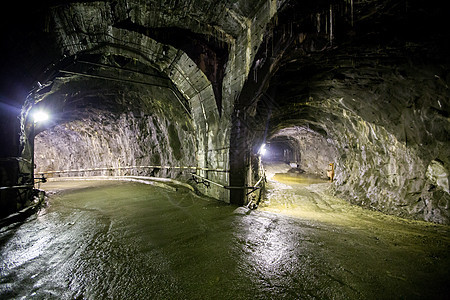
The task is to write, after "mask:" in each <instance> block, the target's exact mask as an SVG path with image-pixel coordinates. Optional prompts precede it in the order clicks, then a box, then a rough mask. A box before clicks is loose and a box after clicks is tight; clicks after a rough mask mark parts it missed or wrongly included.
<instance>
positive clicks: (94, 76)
mask: <svg viewBox="0 0 450 300" xmlns="http://www.w3.org/2000/svg"><path fill="white" fill-rule="evenodd" d="M58 71H59V72H61V73H65V74H70V75H79V76H84V77H89V78H96V79H106V80H112V81H119V82H130V83H137V84H144V85H149V86H157V87H163V88H167V89H169V90H170V91H171V92H172V93H173V94H174V95H175V97H176V98H177V100H178V102H180V104H181V106H183V108H184V110H185V111H186V113H187V114H188V115H189V117H190V118H192V115H191V113H190V112H189V110H188V109H187V108H186V106H185V105H184V104H183V102H182V101H181V99H180V98H179V97H178V95H177V94H176V93H175V92H174V91H173V90H172V88H171V87H170V86H168V85H162V84H156V83H150V82H145V81H138V80H132V79H121V78H115V77H111V76H104V75H92V74H86V73H80V72H72V71H66V70H58ZM169 80H170V79H169Z"/></svg>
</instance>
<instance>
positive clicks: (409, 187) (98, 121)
mask: <svg viewBox="0 0 450 300" xmlns="http://www.w3.org/2000/svg"><path fill="white" fill-rule="evenodd" d="M353 2H354V1H353ZM353 2H352V1H350V2H349V1H310V2H308V1H307V2H305V1H302V2H299V1H289V0H286V1H269V0H267V1H264V0H252V1H240V0H239V1H232V2H222V1H212V2H208V3H206V4H205V3H204V2H202V1H190V2H180V1H169V2H164V3H157V2H153V1H150V2H148V3H147V2H146V3H143V2H142V1H134V0H127V1H118V2H117V1H113V2H104V1H91V2H89V3H82V2H78V1H56V2H55V3H54V5H53V4H52V5H50V4H49V5H47V4H48V3H44V4H42V5H41V4H39V5H38V4H34V5H33V6H31V7H30V8H32V9H35V11H32V12H31V13H30V12H28V14H27V17H31V18H30V19H27V18H20V19H19V20H21V21H20V22H25V23H24V24H21V26H19V27H17V28H16V29H15V30H13V31H11V32H7V33H6V34H5V35H6V39H5V41H7V43H9V44H11V47H8V51H7V52H8V53H7V55H6V56H4V57H2V66H3V65H4V66H6V68H5V69H2V70H5V71H4V72H5V73H8V76H5V77H8V80H5V82H2V87H4V86H8V84H10V83H11V82H13V81H14V80H17V81H18V82H19V83H18V85H22V86H24V87H26V88H24V90H27V91H31V92H30V97H29V99H30V103H31V102H32V101H34V100H36V102H37V103H36V104H39V105H44V104H45V103H64V101H67V103H65V104H67V105H69V103H71V101H72V100H74V101H78V100H77V98H79V99H84V100H85V101H86V103H88V102H90V101H92V103H93V104H95V105H93V106H92V107H86V108H84V111H85V112H84V115H81V114H79V115H78V116H77V118H76V119H74V120H69V119H67V120H68V121H67V122H62V123H58V124H54V125H55V126H54V127H52V128H48V130H45V131H42V133H40V134H39V135H38V137H37V140H36V145H37V147H38V148H39V147H40V148H41V149H42V148H45V149H50V148H49V145H50V142H49V140H50V139H53V137H56V136H61V137H63V136H64V137H65V138H66V139H67V141H72V140H76V141H81V142H82V144H83V145H84V146H83V147H81V148H80V149H89V150H92V149H97V150H99V151H100V149H102V151H103V150H104V152H96V154H92V155H90V156H89V157H91V158H90V163H89V165H91V164H94V163H95V164H96V163H103V162H106V161H111V164H114V165H115V166H116V165H117V166H119V164H120V165H122V164H125V163H145V164H147V163H153V162H155V163H156V162H158V161H160V163H164V162H169V161H170V162H174V163H191V162H192V159H194V161H193V162H194V163H195V165H196V167H198V168H199V169H202V170H201V172H199V176H202V177H203V178H204V179H208V180H210V181H211V182H214V183H217V185H215V184H212V185H210V186H207V185H206V184H205V185H201V188H202V192H204V193H205V194H207V195H209V196H212V197H214V198H216V199H221V200H224V201H226V202H234V203H236V204H244V203H245V202H246V198H245V196H246V191H245V190H246V189H247V188H249V187H253V184H256V183H257V181H258V176H256V175H255V174H251V173H252V172H253V171H252V170H258V168H254V167H253V166H252V164H253V162H254V161H256V160H257V151H258V149H259V148H260V146H261V144H263V143H265V142H267V141H269V140H270V139H271V137H273V138H274V139H275V135H277V134H278V133H280V132H283V130H284V131H286V130H290V129H291V128H308V129H310V130H312V132H315V133H317V137H318V138H317V141H315V143H319V144H320V143H322V142H321V141H319V140H321V139H324V140H326V141H327V143H328V144H330V145H332V148H333V149H334V150H335V152H336V155H335V156H334V158H335V162H336V181H335V183H334V184H333V186H332V189H333V191H334V192H335V193H336V194H338V195H340V196H342V197H344V198H345V199H347V200H348V201H351V202H352V203H356V204H359V205H362V206H364V207H367V208H371V209H376V210H380V211H383V212H386V213H392V214H396V215H400V216H406V217H412V218H419V219H425V220H428V221H433V222H443V223H448V220H449V206H450V205H449V201H450V200H449V197H450V196H449V192H448V191H449V188H448V182H449V153H448V149H449V140H448V136H449V134H448V132H449V122H448V115H449V82H450V81H449V80H450V77H449V74H450V72H449V69H450V68H449V66H450V63H449V58H448V53H449V49H450V47H449V43H448V41H449V40H450V39H449V38H448V34H449V33H448V31H447V30H446V28H448V26H445V25H446V24H445V20H447V19H448V18H446V16H445V14H444V13H443V12H442V11H441V10H440V9H439V6H438V5H433V4H432V3H419V2H414V1H412V2H410V1H405V2H404V3H399V2H398V1H395V0H374V1H358V2H355V3H353ZM18 11H20V10H18ZM5 20H6V19H5ZM4 27H5V28H7V26H4ZM175 28H176V29H175ZM170 33H176V35H175V36H171V35H170ZM184 33H186V35H188V36H186V39H183V40H180V41H173V40H171V38H176V37H177V36H178V37H179V36H180V35H182V34H184ZM17 37H20V39H18V38H17ZM26 39H29V40H30V43H29V45H28V44H26V43H25V42H24V41H25V40H26ZM209 40H212V42H211V43H209ZM197 42H198V43H200V45H196V46H195V47H194V48H189V47H188V46H193V45H190V44H191V43H197ZM166 43H167V44H166ZM24 45H27V46H26V47H24ZM217 45H219V47H218V48H217V47H216V46H217ZM197 46H198V47H197ZM178 47H179V48H178ZM183 49H184V50H183ZM185 51H186V52H185ZM210 51H213V52H215V54H213V53H212V52H210ZM85 55H98V57H97V58H96V59H93V60H87V61H88V62H89V63H91V65H90V66H89V67H88V66H87V65H84V66H83V67H81V65H83V63H82V62H81V60H82V59H85V58H86V56H85ZM108 57H109V58H111V57H115V58H114V59H113V60H109V58H108ZM5 61H7V62H6V63H5ZM72 63H73V64H72ZM135 63H136V64H137V65H138V66H143V65H145V66H146V67H151V68H152V69H154V70H156V72H155V73H152V72H153V71H150V70H147V71H148V72H150V73H151V74H153V75H156V74H159V75H158V76H160V75H161V76H162V77H164V79H163V78H160V80H161V82H160V83H162V82H164V87H160V88H165V87H166V85H165V84H166V82H168V83H170V84H172V85H173V87H174V90H175V94H176V95H178V96H179V97H177V96H176V95H175V94H173V93H172V91H169V90H167V91H166V92H167V93H168V94H167V95H166V92H164V93H159V92H158V87H156V86H155V87H152V88H148V89H145V90H144V89H143V88H137V89H136V90H134V88H130V87H135V86H139V85H140V84H141V83H138V82H135V81H142V80H144V81H146V80H147V79H148V78H147V77H145V76H144V74H140V75H138V74H137V73H136V74H134V73H132V72H131V73H126V70H125V68H131V69H133V68H134V64H135ZM93 64H96V65H93ZM102 64H108V66H107V67H105V66H102ZM121 68H122V69H121ZM139 68H141V67H139ZM106 69H107V70H106ZM24 70H26V72H25V71H24ZM139 71H143V69H141V70H139ZM120 72H121V73H120ZM24 73H26V75H23V74H24ZM81 73H82V74H81ZM9 75H11V76H9ZM88 76H90V77H88ZM98 76H103V77H112V78H113V79H114V78H116V79H117V78H119V79H120V80H121V82H122V83H123V85H124V86H125V87H122V88H115V85H114V84H113V83H111V82H112V81H111V80H110V81H108V80H106V79H105V78H98ZM133 76H135V77H133ZM144 77H145V79H144ZM64 78H65V79H64ZM87 78H90V79H89V81H88V80H87ZM167 78H168V80H167ZM84 79H86V80H84ZM110 79H111V78H110ZM64 80H69V81H72V80H73V82H72V83H70V84H72V85H73V86H72V87H73V89H72V90H67V91H64V92H57V88H59V87H58V85H61V86H63V84H62V82H63V81H64ZM113 81H114V80H113ZM106 82H108V83H107V84H106ZM125 82H126V83H125ZM116 83H118V82H116ZM147 83H148V82H147ZM153 83H155V82H153ZM67 84H68V85H67V86H69V83H67ZM77 84H78V85H77ZM109 85H111V87H112V88H113V90H114V89H115V91H113V92H112V94H113V95H109V94H111V93H110V91H109V90H108V88H107V86H109ZM126 86H128V88H127V87H126ZM47 87H51V88H50V90H45V89H46V88H47ZM99 87H104V89H102V88H99ZM89 90H90V91H89ZM61 91H62V90H61ZM120 91H121V92H120ZM177 91H178V93H177ZM36 93H37V94H36ZM77 93H79V94H78V96H77V95H76V94H77ZM120 93H122V94H120ZM10 94H14V92H11V93H10ZM24 94H25V96H24ZM138 94H139V95H138ZM120 95H122V96H120ZM157 95H159V96H157ZM169 95H170V96H169ZM219 95H221V96H219ZM53 96H57V97H58V98H59V99H60V100H61V101H59V102H58V101H56V99H54V100H55V101H53V100H52V97H53ZM128 96H129V97H128ZM154 96H155V97H154ZM172 96H173V97H172ZM152 97H154V98H152ZM220 97H221V98H220ZM25 98H26V93H25V92H22V93H21V94H20V95H19V96H18V97H17V99H18V100H17V102H18V103H20V105H19V107H20V106H21V104H22V103H23V101H24V99H25ZM44 98H45V100H44ZM55 98H56V97H55ZM144 98H146V99H147V98H148V99H151V100H145V99H144ZM157 98H161V99H166V98H167V99H166V100H167V103H169V102H170V104H168V105H167V108H168V109H169V111H165V109H166V106H165V105H162V107H163V108H161V107H160V106H159V102H158V101H160V99H159V100H158V99H157ZM169 98H170V99H169ZM219 98H220V99H219ZM88 99H89V101H88ZM105 99H106V100H105ZM123 99H133V101H132V102H131V103H126V104H125V102H123V103H122V102H121V101H122V100H123ZM108 101H110V102H108ZM116 103H119V104H120V103H122V104H123V105H121V106H120V105H119V106H120V109H119V106H118V105H116ZM143 103H151V104H149V106H148V107H143V106H145V105H144V104H143ZM97 104H98V105H97ZM100 104H101V105H100ZM135 104H136V107H134V105H135ZM164 104H165V102H164ZM150 106H151V107H150ZM133 108H136V110H139V112H138V111H134V110H133ZM172 108H173V109H174V111H175V110H177V111H178V110H179V111H180V112H182V114H183V117H181V115H180V114H179V113H178V112H174V111H170V109H172ZM28 109H29V107H28V106H25V107H24V112H23V114H22V117H23V118H22V121H23V123H22V124H21V125H22V127H21V128H20V130H21V131H22V132H21V133H22V137H21V142H22V143H21V144H20V145H19V143H18V142H17V141H16V142H15V143H10V144H12V145H15V149H13V150H14V151H12V152H11V153H12V154H11V155H9V154H8V155H9V156H12V159H13V160H12V162H11V161H8V164H14V167H10V166H9V165H8V166H7V168H8V170H11V172H10V173H9V174H14V177H15V180H13V181H15V184H17V185H19V186H21V185H23V184H25V185H28V186H29V185H30V184H32V182H31V181H32V176H31V174H32V173H33V172H32V171H33V169H32V167H31V168H30V166H32V164H31V163H30V157H31V155H30V151H28V150H30V149H31V148H30V149H22V148H23V145H24V144H26V142H30V143H32V142H31V140H32V139H31V138H30V137H31V135H29V136H28V137H27V136H26V135H27V133H26V131H27V130H26V129H27V128H26V126H27V124H25V123H26V122H25V121H26V116H27V113H28V112H29V111H28ZM162 110H163V112H161V111H162ZM185 112H186V114H185ZM142 113H143V115H142ZM189 114H191V116H190V117H187V115H189ZM11 119H14V118H11ZM80 120H81V122H85V123H86V124H89V125H88V127H86V128H85V129H86V130H84V131H83V130H81V131H82V132H76V130H79V128H82V127H83V126H75V125H76V124H77V123H76V122H78V121H80ZM186 120H192V121H190V122H191V124H186V122H187V123H189V121H186ZM3 123H5V122H3ZM63 123H64V124H65V125H64V124H63ZM155 123H158V125H155ZM108 124H112V125H108ZM119 124H120V128H119ZM152 124H153V125H152ZM28 125H30V124H29V123H28ZM138 127H139V128H140V129H142V131H143V132H144V133H145V134H143V135H142V136H146V134H147V133H148V132H151V131H152V130H154V131H155V132H156V136H158V137H157V138H156V140H155V141H154V140H151V141H147V140H145V137H142V136H140V137H137V136H139V134H135V135H134V137H129V135H130V134H129V133H127V134H126V135H127V137H125V134H122V133H121V131H120V130H123V131H124V132H135V130H137V128H138ZM121 128H123V129H121ZM186 128H187V130H186ZM41 129H42V128H41ZM41 129H38V131H40V130H41ZM158 129H159V132H158ZM99 130H104V132H105V136H106V135H107V136H109V137H110V139H109V140H108V141H107V140H106V138H105V139H104V138H102V137H96V135H95V131H97V132H98V131H99ZM192 130H193V131H192ZM85 132H88V133H85ZM117 132H119V134H117ZM193 132H194V133H193ZM113 133H114V134H113ZM159 135H160V136H159ZM290 135H291V134H289V136H290ZM10 136H15V137H16V139H18V136H19V134H18V133H17V134H11V135H10ZM152 136H155V135H154V134H153V135H152ZM177 136H178V139H177ZM111 137H114V138H115V139H111ZM27 138H29V139H27ZM277 139H278V137H277ZM289 139H290V140H293V138H289ZM184 140H187V144H188V146H186V147H183V144H184V143H183V142H184ZM143 141H145V142H143ZM100 142H101V143H103V144H105V146H101V147H100V146H98V145H99V144H100ZM144 143H145V145H147V144H148V145H149V147H148V149H146V150H145V151H144V150H142V149H143V147H144V146H143V144H144ZM122 144H123V145H126V144H127V145H128V144H129V145H132V146H130V147H131V149H133V150H132V151H131V150H130V151H126V150H123V149H126V147H122V146H121V145H122ZM157 144H158V145H160V146H156V145H157ZM194 144H195V146H194ZM31 146H32V145H31ZM21 147H22V148H21ZM158 147H160V148H161V149H163V148H164V149H169V150H168V151H169V152H170V153H163V150H159V148H158ZM16 148H17V149H16ZM181 148H183V149H181ZM307 148H310V149H314V145H311V147H307ZM319 148H323V147H318V149H319ZM186 149H188V150H186ZM185 150H186V152H184V151H185ZM334 150H333V151H334ZM51 151H52V152H53V153H55V154H56V153H59V152H61V151H63V150H60V149H53V150H51ZM81 151H82V150H79V155H81V154H82V153H81ZM108 151H110V152H111V154H110V152H108ZM142 151H144V152H145V153H147V154H149V156H148V157H145V158H144V157H141V155H142V153H141V152H142ZM188 151H189V152H191V153H190V155H188V154H187V152H188ZM193 151H195V155H193V153H192V152H193ZM128 152H133V154H132V155H134V156H128V154H129V153H128ZM87 153H89V151H87ZM313 154H314V153H311V155H313ZM77 155H78V154H77ZM300 155H302V153H300ZM306 155H307V153H306ZM158 156H159V159H158ZM303 156H305V154H303ZM321 156H322V157H326V156H325V154H323V155H322V154H321ZM332 156H333V155H332ZM68 157H70V154H68ZM113 157H114V158H113ZM188 157H194V158H188ZM9 158H10V157H8V158H7V159H9ZM303 158H305V157H302V156H300V163H301V162H302V161H304V162H306V161H319V160H318V159H311V160H305V159H303ZM298 159H299V158H298V157H297V158H296V160H298ZM37 160H38V161H37V162H39V164H43V165H46V166H48V168H52V169H56V168H62V167H64V168H65V167H68V168H69V167H71V166H74V167H83V166H87V164H86V165H82V164H79V165H77V164H75V163H74V162H71V160H70V159H69V160H67V162H66V161H64V162H63V161H62V160H60V162H59V163H58V164H56V165H55V163H56V161H54V162H52V161H51V159H50V160H46V161H44V158H43V157H42V158H41V157H38V158H37ZM325 160H331V159H324V161H325ZM324 161H323V162H324ZM51 163H53V166H52V165H51ZM321 164H322V163H320V165H319V163H317V162H316V166H313V165H310V166H306V165H305V166H304V167H305V168H307V167H309V168H311V172H319V171H318V170H319V169H320V170H322V169H323V166H322V165H321ZM25 165H28V169H27V168H26V167H25ZM314 168H315V170H314ZM205 169H206V170H205ZM209 169H212V170H221V171H220V172H216V171H211V172H210V171H207V170H209ZM228 171H229V172H228ZM161 172H162V171H161ZM161 174H162V173H161ZM2 181H5V182H6V181H8V182H10V181H11V179H10V178H6V176H3V175H2ZM5 184H6V183H5ZM8 184H9V183H8ZM230 186H233V187H237V188H239V189H235V190H233V191H231V192H230V190H229V189H226V188H225V187H230ZM231 194H235V196H236V197H235V200H233V199H234V196H232V195H231ZM12 206H14V204H13V205H12Z"/></svg>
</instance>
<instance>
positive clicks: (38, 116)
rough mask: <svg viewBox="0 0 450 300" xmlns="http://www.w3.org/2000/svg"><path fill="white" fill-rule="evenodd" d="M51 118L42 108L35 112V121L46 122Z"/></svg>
mask: <svg viewBox="0 0 450 300" xmlns="http://www.w3.org/2000/svg"><path fill="white" fill-rule="evenodd" d="M48 119H49V116H48V113H46V112H45V111H42V110H37V111H35V112H34V113H33V120H34V122H35V123H40V122H45V121H47V120H48Z"/></svg>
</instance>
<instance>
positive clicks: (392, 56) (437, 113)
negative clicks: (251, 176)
mask: <svg viewBox="0 0 450 300" xmlns="http://www.w3.org/2000/svg"><path fill="white" fill-rule="evenodd" d="M379 4H380V5H381V4H382V5H381V6H380V9H381V11H379V12H375V11H373V10H372V14H370V15H366V16H364V17H363V14H364V11H365V10H366V9H368V7H365V4H360V6H359V8H360V10H359V12H358V13H359V15H358V14H356V13H355V16H354V17H355V25H354V28H353V29H352V30H351V31H349V32H347V33H348V35H347V36H346V35H345V34H343V33H342V32H341V33H340V36H339V35H338V34H339V31H338V30H337V29H336V32H335V33H336V36H335V39H333V46H332V47H331V45H330V44H328V45H325V46H324V47H321V48H320V49H318V47H317V41H316V40H315V39H312V38H309V40H308V36H309V37H310V36H311V34H310V33H304V34H303V35H302V39H301V40H299V43H297V45H296V46H295V47H292V48H290V49H291V50H290V51H289V52H288V53H287V54H286V55H285V56H284V57H283V60H282V61H281V63H280V65H279V69H278V71H277V73H276V74H275V76H274V77H273V80H272V81H271V86H270V87H269V91H270V90H272V93H271V94H274V95H276V99H275V101H276V102H277V105H278V107H277V108H274V113H273V114H272V115H271V119H270V123H271V124H272V126H271V132H272V133H273V134H275V136H277V135H279V134H280V133H282V132H284V131H286V128H292V127H293V126H300V127H308V128H310V129H311V130H314V131H315V132H316V133H317V134H320V135H322V136H323V137H324V138H326V139H327V140H330V141H331V144H332V145H333V147H334V149H336V151H337V152H336V156H335V163H336V177H335V179H336V181H335V183H334V184H333V190H334V192H335V193H336V194H338V195H340V196H342V197H344V198H346V199H348V200H349V201H351V202H352V203H355V204H359V205H362V206H364V207H368V208H371V209H375V210H379V211H383V212H385V213H389V214H396V215H399V216H404V217H412V218H417V219H424V220H427V221H432V222H437V223H448V222H449V220H450V213H449V208H450V195H449V193H448V181H449V178H448V176H449V175H448V174H449V169H450V160H449V159H450V155H449V154H450V152H449V146H450V144H449V139H448V137H449V131H450V122H449V119H448V116H449V111H450V107H449V106H450V90H449V86H450V76H449V74H450V72H449V70H450V63H449V60H448V58H447V55H446V53H447V52H448V49H449V47H448V43H447V42H446V41H447V40H448V37H447V38H446V37H445V34H444V33H442V28H440V27H439V26H438V24H439V23H440V21H439V20H440V19H436V20H429V19H428V20H426V21H424V22H425V23H426V24H427V25H426V26H427V27H428V26H431V25H430V22H431V23H434V24H436V23H437V24H436V28H435V30H436V31H435V33H434V34H430V35H429V36H425V35H421V36H416V35H411V34H410V33H411V32H410V31H409V28H408V25H411V29H414V28H415V29H418V28H417V27H416V26H417V24H411V22H412V20H413V18H412V16H413V15H414V16H416V13H417V12H418V11H420V10H422V11H427V10H428V9H427V8H425V7H421V8H418V7H417V6H415V5H411V6H409V7H408V9H410V15H408V14H405V16H403V17H401V18H399V20H397V21H396V20H394V19H395V18H393V17H392V16H393V15H399V16H400V15H402V14H400V13H399V12H395V11H396V10H399V9H401V8H399V7H398V6H395V5H393V3H391V2H389V1H380V2H379ZM419 6H420V5H419ZM357 7H358V6H356V8H357ZM383 10H385V11H386V10H387V11H390V13H391V14H383ZM431 10H432V11H433V8H431ZM368 11H369V10H368ZM368 11H367V12H368ZM428 12H429V10H428ZM425 15H426V16H430V14H424V16H425ZM409 18H411V19H409ZM369 20H371V21H369ZM401 20H403V21H405V22H406V24H400V23H401V22H400V21H401ZM408 20H409V22H408ZM416 21H417V20H416ZM374 24H383V25H380V26H379V27H375V26H373V25H374ZM363 32H364V33H363ZM420 32H421V31H420ZM350 33H351V34H350ZM368 35H370V36H371V38H368ZM273 91H276V93H274V92H273ZM287 136H295V134H294V133H291V134H288V135H287ZM319 144H320V143H318V145H319ZM311 149H314V145H311ZM311 160H315V158H314V157H311Z"/></svg>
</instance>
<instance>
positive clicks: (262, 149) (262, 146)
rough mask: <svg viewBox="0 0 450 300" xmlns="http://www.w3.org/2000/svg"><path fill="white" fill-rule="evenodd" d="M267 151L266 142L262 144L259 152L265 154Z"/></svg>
mask: <svg viewBox="0 0 450 300" xmlns="http://www.w3.org/2000/svg"><path fill="white" fill-rule="evenodd" d="M266 152H267V149H266V144H262V145H261V147H260V148H259V151H258V154H259V155H261V156H264V155H265V154H266Z"/></svg>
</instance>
